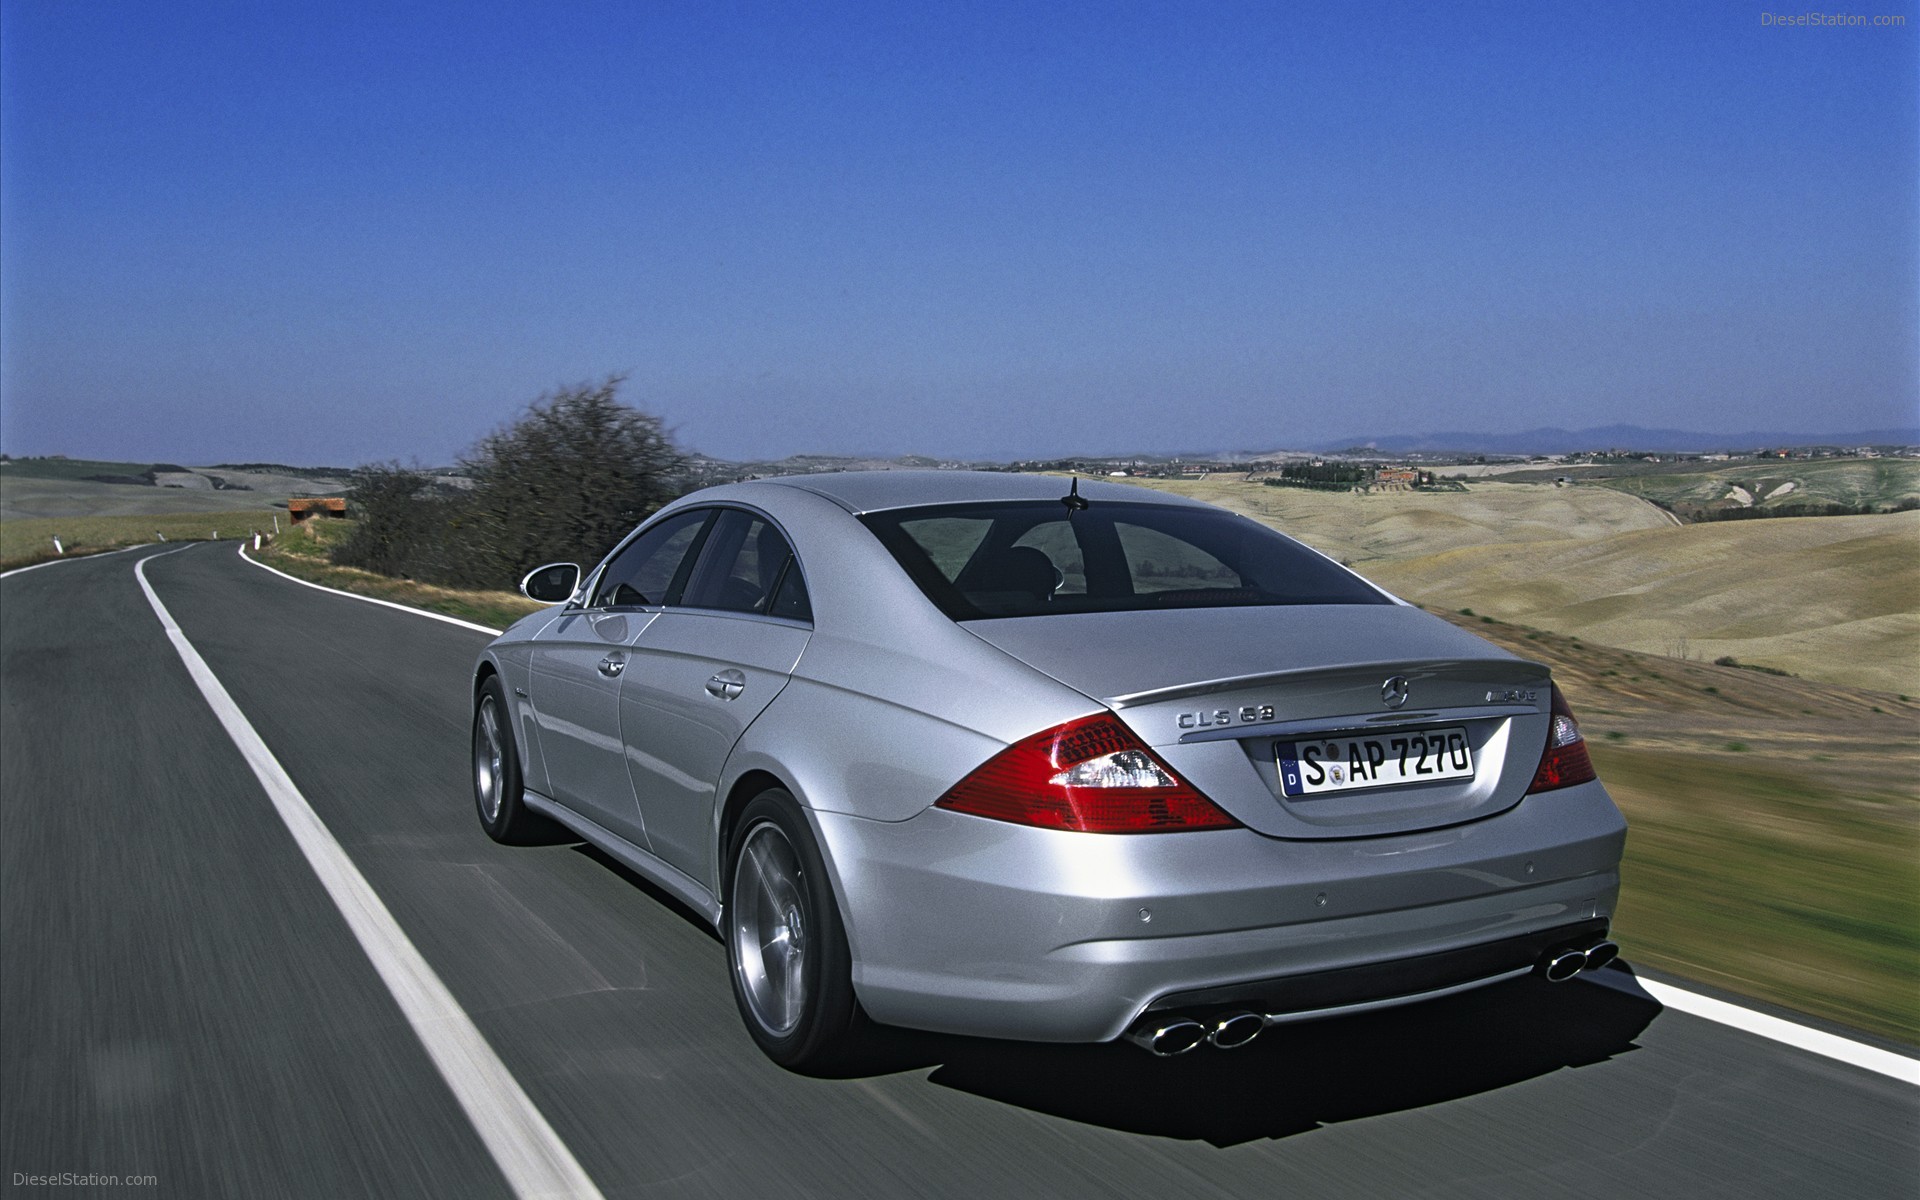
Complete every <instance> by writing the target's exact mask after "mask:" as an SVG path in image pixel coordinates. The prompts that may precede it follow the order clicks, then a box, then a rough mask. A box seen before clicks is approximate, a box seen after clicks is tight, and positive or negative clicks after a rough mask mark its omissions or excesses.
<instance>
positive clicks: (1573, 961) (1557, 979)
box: [1540, 938, 1620, 983]
mask: <svg viewBox="0 0 1920 1200" xmlns="http://www.w3.org/2000/svg"><path fill="white" fill-rule="evenodd" d="M1618 957H1620V947H1618V946H1616V945H1614V944H1613V943H1612V942H1609V941H1607V940H1605V939H1604V938H1603V939H1601V940H1600V941H1597V942H1595V943H1594V944H1593V945H1591V946H1588V947H1586V948H1585V949H1580V948H1578V947H1574V948H1571V949H1560V950H1549V951H1547V953H1546V956H1545V957H1544V958H1542V959H1541V960H1540V974H1542V975H1544V976H1545V977H1546V978H1547V980H1548V981H1549V982H1551V983H1565V982H1566V981H1567V980H1569V979H1572V978H1573V977H1574V976H1575V975H1578V974H1579V973H1580V972H1582V971H1598V970H1599V969H1600V968H1601V967H1604V966H1606V965H1607V964H1608V963H1610V962H1612V961H1613V960H1614V959H1616V958H1618Z"/></svg>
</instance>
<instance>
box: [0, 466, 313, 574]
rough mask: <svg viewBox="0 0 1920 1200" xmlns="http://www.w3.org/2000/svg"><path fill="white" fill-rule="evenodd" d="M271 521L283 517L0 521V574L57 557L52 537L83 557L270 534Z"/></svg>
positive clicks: (268, 513) (266, 513) (232, 514)
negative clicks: (162, 543)
mask: <svg viewBox="0 0 1920 1200" xmlns="http://www.w3.org/2000/svg"><path fill="white" fill-rule="evenodd" d="M142 469H143V470H144V469H145V468H142ZM256 502H257V501H256ZM276 516H277V518H278V520H279V522H280V524H281V526H282V527H284V526H285V525H286V523H287V514H285V513H278V514H276V513H274V512H273V511H272V510H271V509H266V508H258V509H237V510H231V511H228V512H186V513H162V514H159V515H153V514H140V515H137V516H119V517H43V518H37V519H29V520H7V521H0V570H11V569H13V568H14V567H23V566H27V565H29V564H32V563H36V562H44V561H46V560H47V559H50V558H57V557H60V556H59V554H57V553H56V552H55V550H54V547H53V539H54V538H56V537H57V538H59V539H60V544H61V546H62V548H63V549H64V550H65V552H66V553H67V554H89V553H93V552H95V551H99V550H112V549H115V548H118V547H120V546H138V545H141V544H142V543H145V542H158V541H161V540H163V539H164V540H166V541H169V542H191V541H206V540H208V539H210V538H213V537H216V536H217V537H222V538H233V537H242V536H245V535H246V534H249V533H252V532H254V531H257V530H265V531H270V530H272V529H273V522H274V520H275V519H276Z"/></svg>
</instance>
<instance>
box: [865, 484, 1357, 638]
mask: <svg viewBox="0 0 1920 1200" xmlns="http://www.w3.org/2000/svg"><path fill="white" fill-rule="evenodd" d="M860 520H861V521H862V522H863V523H865V525H866V526H867V528H868V529H869V530H871V531H872V532H873V534H874V536H875V537H877V538H879V539H880V541H881V543H882V544H883V545H885V546H886V547H887V549H888V550H889V551H890V552H892V554H893V556H894V558H895V559H896V560H897V561H898V562H899V563H900V565H901V566H902V567H904V568H905V569H906V571H907V574H908V575H910V576H912V577H913V580H914V582H915V583H917V584H919V585H920V589H921V590H922V591H924V592H925V593H926V594H927V598H928V599H930V600H932V601H933V602H934V603H935V604H936V605H938V606H939V608H940V610H941V611H942V612H944V613H946V614H947V615H948V616H949V617H951V618H952V619H954V620H956V621H966V620H977V619H980V618H986V617H1027V616H1042V615H1045V614H1049V613H1069V612H1136V611H1142V610H1147V609H1156V608H1222V607H1238V606H1246V605H1285V604H1391V603H1392V601H1391V600H1389V599H1387V598H1386V597H1385V596H1383V595H1381V594H1380V593H1379V592H1378V591H1376V590H1374V589H1373V588H1372V587H1370V586H1368V585H1367V584H1366V583H1365V582H1364V581H1363V580H1361V579H1359V578H1358V577H1357V576H1355V575H1353V574H1352V573H1351V572H1348V571H1346V570H1344V569H1343V568H1341V567H1339V566H1337V565H1336V564H1334V563H1331V562H1329V561H1327V560H1326V559H1325V558H1323V557H1321V556H1320V555H1319V554H1316V553H1314V552H1313V551H1312V550H1309V549H1308V548H1307V547H1305V546H1302V545H1301V544H1300V543H1298V542H1296V541H1294V540H1293V539H1292V538H1289V537H1286V536H1284V535H1282V534H1280V533H1276V532H1275V531H1273V530H1271V529H1269V528H1267V527H1266V526H1264V525H1261V524H1259V523H1258V522H1256V521H1252V520H1248V519H1247V518H1245V517H1239V516H1235V515H1233V514H1232V513H1227V512H1221V511H1219V510H1217V509H1205V508H1188V507H1185V506H1177V507H1176V506H1173V505H1159V504H1134V503H1116V502H1113V501H1103V502H1096V503H1094V504H1092V505H1091V506H1089V507H1088V508H1086V509H1083V510H1080V511H1078V512H1073V513H1070V512H1069V511H1068V510H1067V508H1066V507H1065V506H1064V505H1062V504H1060V503H1059V502H1057V501H1051V500H1046V501H1009V502H1006V503H999V504H956V505H938V506H929V507H926V508H908V509H895V510H892V511H888V512H878V513H868V514H866V515H864V516H862V517H861V518H860Z"/></svg>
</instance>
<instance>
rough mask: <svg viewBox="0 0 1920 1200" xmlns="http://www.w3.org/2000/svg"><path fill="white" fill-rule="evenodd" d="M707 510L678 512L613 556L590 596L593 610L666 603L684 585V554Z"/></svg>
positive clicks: (701, 526) (708, 513) (694, 542)
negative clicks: (591, 596) (598, 584)
mask: <svg viewBox="0 0 1920 1200" xmlns="http://www.w3.org/2000/svg"><path fill="white" fill-rule="evenodd" d="M712 515H713V510H712V509H710V508H702V509H695V510H693V511H692V512H684V513H679V514H677V515H675V516H671V517H668V518H667V519H666V520H664V521H662V522H660V523H659V524H658V525H655V526H654V527H653V528H651V529H649V530H647V531H646V532H645V533H643V534H641V535H640V536H639V537H637V538H635V539H633V540H632V541H631V542H628V543H627V545H626V548H625V549H623V550H621V551H620V553H618V554H616V555H614V556H613V561H612V562H610V563H608V564H607V570H606V574H605V575H603V576H601V578H600V586H599V587H598V588H597V589H596V590H595V591H594V593H593V607H595V608H609V607H623V606H628V605H636V604H670V603H672V601H673V598H674V592H675V591H676V590H677V589H678V588H680V587H684V586H685V584H686V579H685V574H686V572H685V568H686V567H687V566H688V565H689V559H688V554H687V552H688V551H690V550H692V549H693V548H694V546H695V545H697V544H698V542H699V540H700V533H701V531H702V530H703V529H705V528H706V524H707V518H709V517H711V516H712Z"/></svg>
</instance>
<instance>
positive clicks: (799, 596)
mask: <svg viewBox="0 0 1920 1200" xmlns="http://www.w3.org/2000/svg"><path fill="white" fill-rule="evenodd" d="M680 602H681V603H682V604H684V605H686V606H687V607H689V608H716V609H720V610H722V611H724V612H742V613H761V614H770V615H773V616H781V617H792V618H793V619H796V620H810V619H812V610H811V608H810V607H809V606H808V605H807V600H806V586H805V584H803V583H801V582H800V569H799V567H798V565H797V564H796V563H795V561H794V557H793V549H792V547H790V546H788V545H787V539H786V538H785V537H783V536H782V535H781V533H780V531H779V530H778V529H777V528H775V527H774V526H773V524H772V523H771V522H769V521H767V520H765V519H764V518H762V517H759V516H757V515H755V514H753V513H749V512H743V511H741V510H739V509H731V508H730V509H723V510H721V513H720V516H719V517H718V518H717V519H715V521H714V523H713V529H712V531H711V532H710V533H708V534H707V542H706V548H705V549H704V550H703V551H702V552H701V555H700V562H699V565H698V566H696V567H695V568H694V571H693V578H692V580H691V581H690V582H689V583H688V585H687V589H686V595H685V596H684V597H683V598H682V600H681V601H680ZM796 612H803V613H804V614H805V615H802V616H797V617H796V616H795V615H794V614H795V613H796Z"/></svg>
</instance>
